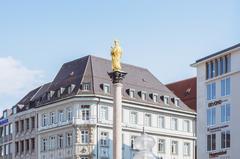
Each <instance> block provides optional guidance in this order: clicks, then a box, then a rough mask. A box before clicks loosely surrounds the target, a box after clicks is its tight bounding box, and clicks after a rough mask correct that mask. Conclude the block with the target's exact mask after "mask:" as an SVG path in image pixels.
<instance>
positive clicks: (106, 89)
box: [103, 83, 110, 94]
mask: <svg viewBox="0 0 240 159" xmlns="http://www.w3.org/2000/svg"><path fill="white" fill-rule="evenodd" d="M103 91H104V93H105V94H110V85H109V84H106V83H104V84H103Z"/></svg>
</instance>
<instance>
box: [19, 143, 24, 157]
mask: <svg viewBox="0 0 240 159" xmlns="http://www.w3.org/2000/svg"><path fill="white" fill-rule="evenodd" d="M20 150H21V154H22V153H23V152H24V141H20Z"/></svg>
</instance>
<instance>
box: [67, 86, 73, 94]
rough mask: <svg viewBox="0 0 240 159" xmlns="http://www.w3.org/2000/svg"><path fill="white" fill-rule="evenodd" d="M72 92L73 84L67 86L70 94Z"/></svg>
mask: <svg viewBox="0 0 240 159" xmlns="http://www.w3.org/2000/svg"><path fill="white" fill-rule="evenodd" d="M71 92H72V87H71V86H68V87H67V93H68V94H70V93H71Z"/></svg>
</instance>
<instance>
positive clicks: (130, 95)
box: [126, 88, 135, 98]
mask: <svg viewBox="0 0 240 159" xmlns="http://www.w3.org/2000/svg"><path fill="white" fill-rule="evenodd" d="M126 92H127V94H128V95H129V97H130V98H135V90H134V89H131V88H130V89H127V91H126Z"/></svg>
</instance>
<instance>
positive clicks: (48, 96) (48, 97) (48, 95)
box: [47, 92, 51, 100]
mask: <svg viewBox="0 0 240 159" xmlns="http://www.w3.org/2000/svg"><path fill="white" fill-rule="evenodd" d="M50 99H51V93H50V92H48V93H47V100H50Z"/></svg>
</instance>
